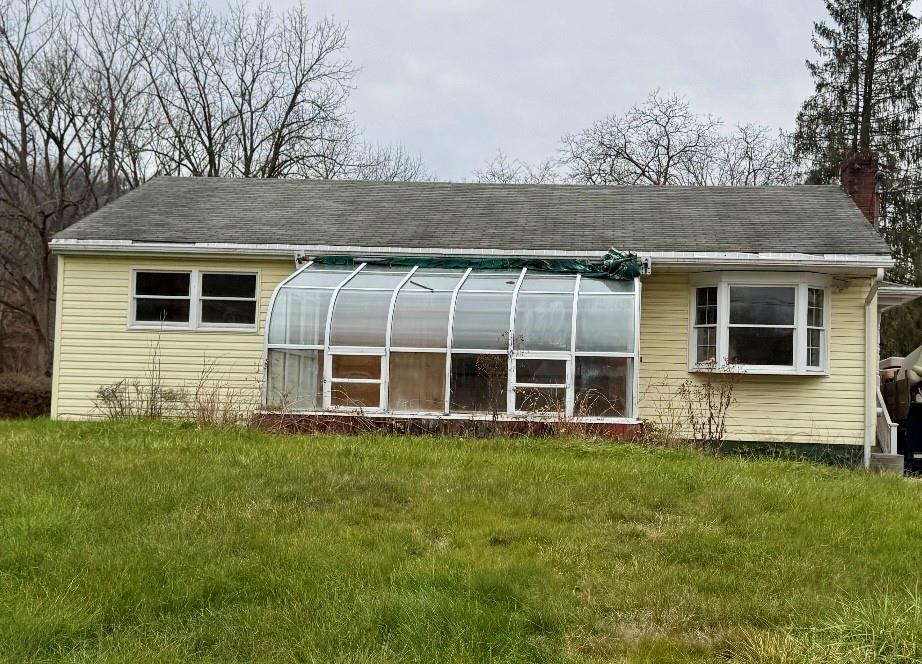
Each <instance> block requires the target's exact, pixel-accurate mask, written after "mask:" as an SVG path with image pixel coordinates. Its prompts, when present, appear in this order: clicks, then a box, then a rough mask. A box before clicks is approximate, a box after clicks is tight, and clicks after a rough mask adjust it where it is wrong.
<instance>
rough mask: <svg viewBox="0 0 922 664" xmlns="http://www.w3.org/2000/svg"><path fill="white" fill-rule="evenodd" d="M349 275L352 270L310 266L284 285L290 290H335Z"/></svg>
mask: <svg viewBox="0 0 922 664" xmlns="http://www.w3.org/2000/svg"><path fill="white" fill-rule="evenodd" d="M350 274H352V270H343V269H342V268H339V269H323V267H322V266H320V265H311V266H310V267H308V268H305V269H304V270H302V271H301V272H299V273H298V274H296V275H295V276H294V277H292V279H291V281H289V282H288V283H287V284H285V285H286V286H289V287H292V288H305V287H310V288H336V287H337V286H339V285H340V284H341V283H342V282H344V281H345V280H346V278H347V277H348V276H349V275H350Z"/></svg>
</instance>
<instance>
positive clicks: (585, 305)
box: [576, 295, 635, 353]
mask: <svg viewBox="0 0 922 664" xmlns="http://www.w3.org/2000/svg"><path fill="white" fill-rule="evenodd" d="M634 332H635V329H634V298H633V297H623V296H615V295H580V296H579V301H578V303H577V309H576V352H577V353H579V352H595V353H632V352H634Z"/></svg>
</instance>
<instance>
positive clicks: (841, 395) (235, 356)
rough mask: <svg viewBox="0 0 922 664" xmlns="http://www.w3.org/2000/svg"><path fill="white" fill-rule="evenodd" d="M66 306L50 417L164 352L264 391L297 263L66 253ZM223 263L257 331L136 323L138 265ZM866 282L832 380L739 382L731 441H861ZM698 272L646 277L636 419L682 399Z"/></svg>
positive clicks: (176, 379) (853, 295) (165, 358)
mask: <svg viewBox="0 0 922 664" xmlns="http://www.w3.org/2000/svg"><path fill="white" fill-rule="evenodd" d="M59 260H60V263H59V266H60V267H59V289H60V290H59V302H58V314H59V315H58V320H57V325H56V328H57V339H56V355H55V376H54V385H53V388H52V392H53V393H52V414H53V416H54V417H62V418H82V417H92V416H94V415H98V412H96V411H95V409H94V398H95V396H96V390H97V389H98V388H99V387H100V386H104V385H109V384H112V383H114V382H116V381H119V380H122V379H139V378H142V377H143V376H144V373H145V371H146V370H147V369H148V368H149V367H150V365H151V353H152V351H153V350H154V349H157V350H158V352H159V358H160V361H159V363H160V369H161V375H162V380H163V383H164V384H165V385H168V386H175V387H189V386H191V385H194V384H195V383H196V381H197V380H198V378H199V376H200V374H201V372H202V369H203V367H205V366H208V365H213V366H214V368H215V369H214V370H215V373H216V374H217V375H218V376H219V377H220V379H221V380H222V381H223V383H224V385H225V386H226V387H227V388H228V389H232V390H235V391H238V392H249V393H252V394H255V395H258V391H259V387H260V381H261V378H262V360H263V357H264V345H265V337H264V329H265V316H266V309H267V307H268V304H269V300H270V298H271V295H272V292H273V290H274V289H275V287H276V286H277V285H278V283H279V282H280V281H281V280H282V279H283V278H285V277H286V276H288V275H289V274H290V273H291V272H292V271H293V270H294V265H293V262H292V261H290V260H247V259H242V258H240V259H222V260H215V259H196V258H194V257H188V258H176V259H155V258H138V257H134V258H132V257H126V258H122V257H111V256H108V257H107V256H98V257H85V256H73V255H69V256H66V257H60V258H59ZM133 268H150V269H194V268H198V269H216V270H228V271H234V270H236V271H256V272H258V273H259V288H260V293H259V296H260V315H259V325H258V328H257V330H256V331H214V330H195V331H190V330H171V329H165V330H163V331H162V332H159V333H158V332H157V331H150V330H131V329H129V328H128V320H129V315H130V308H131V302H130V293H131V284H130V277H131V270H132V269H133ZM869 286H870V280H869V279H868V278H867V277H856V278H853V279H850V280H849V282H848V286H847V287H846V288H845V289H843V290H838V289H837V288H830V291H829V292H830V314H831V317H830V324H829V327H828V330H829V348H828V353H829V375H827V376H767V375H747V376H741V377H740V378H739V384H738V385H737V388H736V398H737V403H736V404H734V405H733V406H732V407H731V410H730V417H729V427H728V435H727V438H728V439H729V440H739V441H785V442H811V443H849V444H861V443H862V441H863V436H864V423H865V401H864V396H865V395H864V384H865V357H864V354H865V337H864V300H865V297H866V295H867V293H868V289H869ZM690 288H691V285H690V278H689V275H687V274H681V273H670V272H660V273H655V274H653V275H651V276H650V277H648V278H646V279H644V283H643V291H642V298H641V322H640V340H641V345H640V354H641V362H640V391H639V416H640V417H641V419H650V420H653V421H656V419H657V416H658V414H661V413H663V412H664V411H666V410H668V404H672V407H673V409H675V408H677V407H678V406H679V404H678V400H677V398H676V396H675V391H676V389H677V388H678V387H679V385H680V384H681V383H682V382H683V381H685V380H693V381H694V380H698V379H699V376H698V375H696V374H693V373H689V371H688V316H689V296H690Z"/></svg>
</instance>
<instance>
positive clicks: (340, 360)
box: [332, 355, 381, 380]
mask: <svg viewBox="0 0 922 664" xmlns="http://www.w3.org/2000/svg"><path fill="white" fill-rule="evenodd" d="M332 372H333V378H334V379H335V378H352V379H362V380H378V379H379V378H381V356H380V355H334V356H333V367H332Z"/></svg>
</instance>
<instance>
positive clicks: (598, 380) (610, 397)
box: [573, 357, 633, 417]
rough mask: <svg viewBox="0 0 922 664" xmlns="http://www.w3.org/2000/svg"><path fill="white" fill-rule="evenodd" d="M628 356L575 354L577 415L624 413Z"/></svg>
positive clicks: (628, 394) (628, 386)
mask: <svg viewBox="0 0 922 664" xmlns="http://www.w3.org/2000/svg"><path fill="white" fill-rule="evenodd" d="M632 362H633V359H632V358H629V357H577V358H576V380H575V387H576V400H575V404H574V409H573V410H574V414H575V415H577V416H594V417H624V416H625V414H626V413H627V412H628V406H629V404H630V403H631V385H632V384H633V380H632V378H633V374H632V372H631V363H632Z"/></svg>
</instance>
